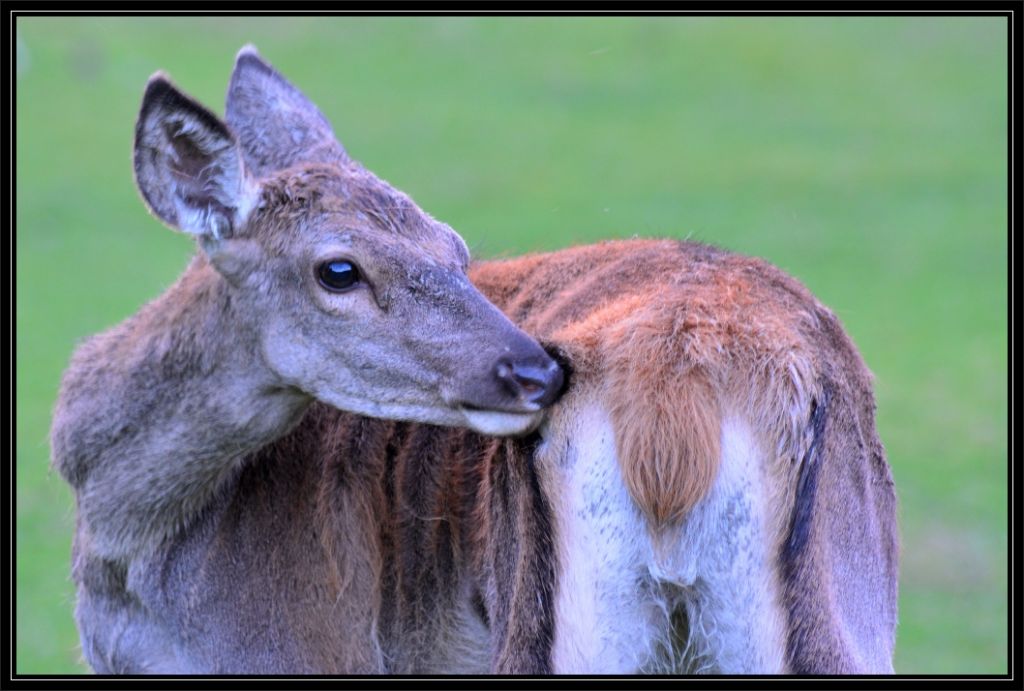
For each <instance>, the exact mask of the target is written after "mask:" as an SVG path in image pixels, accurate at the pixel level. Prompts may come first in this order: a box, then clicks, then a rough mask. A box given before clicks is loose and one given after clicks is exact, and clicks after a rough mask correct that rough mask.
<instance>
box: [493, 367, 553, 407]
mask: <svg viewBox="0 0 1024 691" xmlns="http://www.w3.org/2000/svg"><path fill="white" fill-rule="evenodd" d="M495 374H496V375H497V377H498V379H500V380H501V381H502V382H504V383H505V385H506V386H507V387H508V388H509V390H510V392H511V393H512V394H513V395H515V396H516V397H518V398H523V399H524V400H525V401H527V402H529V403H535V404H538V405H542V406H543V405H547V404H548V403H551V402H552V401H553V400H554V398H555V396H556V395H557V394H558V392H559V391H560V390H561V387H562V369H561V368H560V367H559V366H558V364H557V363H555V362H553V361H550V360H549V361H548V362H546V363H545V364H544V366H537V365H534V364H529V363H526V362H511V361H507V360H503V361H501V362H499V363H498V366H497V368H496V369H495Z"/></svg>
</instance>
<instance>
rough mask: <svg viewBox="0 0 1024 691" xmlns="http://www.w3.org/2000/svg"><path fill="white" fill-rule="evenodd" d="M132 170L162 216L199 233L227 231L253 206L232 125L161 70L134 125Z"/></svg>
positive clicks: (253, 192) (215, 235) (223, 234)
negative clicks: (201, 103) (177, 85)
mask: <svg viewBox="0 0 1024 691" xmlns="http://www.w3.org/2000/svg"><path fill="white" fill-rule="evenodd" d="M134 159H135V160H134V162H135V178H136V184H137V185H138V188H139V191H140V192H141V193H142V196H143V199H145V201H146V203H147V205H148V206H149V208H150V210H151V211H152V212H153V213H154V214H155V215H156V216H157V217H158V218H160V219H161V220H162V221H163V222H164V223H166V224H167V225H169V226H171V227H172V228H176V229H178V230H182V231H185V232H187V233H192V234H195V235H198V236H201V237H209V238H212V239H214V240H220V239H224V238H228V237H231V236H233V235H234V234H235V232H236V231H237V229H238V228H239V226H240V225H241V224H242V223H244V221H245V218H246V216H247V215H248V213H249V211H250V210H251V208H252V206H253V202H254V200H255V198H256V196H257V189H258V188H257V185H256V183H255V182H254V181H253V180H252V179H251V178H250V177H249V176H248V175H247V173H246V170H245V167H244V164H243V162H242V155H241V151H240V150H239V147H238V144H237V142H236V140H235V137H234V135H233V134H232V132H231V130H230V129H229V128H228V127H227V125H226V124H224V123H223V122H222V121H221V120H220V119H219V118H218V117H217V116H216V115H214V114H213V113H211V112H210V111H209V110H207V109H206V108H204V107H203V106H202V105H200V104H199V103H198V102H196V101H195V100H194V99H192V98H190V97H189V96H187V95H185V94H184V93H182V92H181V91H179V90H178V89H177V87H175V86H174V85H173V84H172V83H171V81H170V80H169V79H168V78H167V77H166V75H164V74H163V73H159V72H158V73H157V74H155V75H153V77H152V78H151V79H150V80H149V83H148V84H147V86H146V92H145V95H144V96H143V99H142V107H141V109H140V112H139V119H138V123H137V124H136V128H135V156H134Z"/></svg>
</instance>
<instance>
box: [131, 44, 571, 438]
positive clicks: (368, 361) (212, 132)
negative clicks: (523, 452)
mask: <svg viewBox="0 0 1024 691" xmlns="http://www.w3.org/2000/svg"><path fill="white" fill-rule="evenodd" d="M134 165H135V177H136V183H137V185H138V188H139V190H140V192H141V193H142V196H143V198H144V199H145V200H146V202H147V204H148V205H149V207H150V209H151V210H152V212H153V213H154V214H155V215H156V216H158V217H159V218H160V219H161V220H162V221H163V222H164V223H166V224H167V225H169V226H171V227H172V228H176V229H178V230H182V231H184V232H186V233H191V234H193V235H195V236H196V237H197V238H198V242H199V246H200V248H201V252H202V253H203V254H204V255H205V257H206V259H207V260H208V261H209V263H210V264H211V265H212V266H213V267H214V268H215V269H216V271H217V272H218V273H219V275H220V277H222V278H223V280H224V281H225V282H226V284H227V285H228V286H229V288H228V294H229V296H230V297H229V300H230V302H231V303H232V312H233V314H237V315H241V316H240V317H239V320H238V321H239V323H238V324H237V327H236V328H237V333H234V334H225V338H229V339H233V340H236V341H237V342H239V343H240V344H241V343H244V342H246V341H250V342H251V343H253V344H254V345H255V347H254V352H256V353H258V354H259V355H258V359H260V360H261V363H260V364H261V365H262V366H264V367H265V368H266V369H267V370H269V371H270V372H271V373H272V375H273V377H275V378H276V381H277V382H278V383H279V384H280V385H281V386H283V387H289V388H293V389H297V390H299V391H302V392H304V393H305V394H307V395H308V396H310V397H312V398H316V399H319V400H322V401H324V402H326V403H328V404H330V405H333V406H335V407H337V408H340V409H342V410H347V411H351V412H355V413H360V414H364V415H369V416H373V417H382V418H389V419H396V420H409V421H416V422H425V423H431V424H439V425H453V426H466V427H470V428H472V429H475V430H477V431H479V432H482V433H487V434H519V433H524V432H526V431H528V430H530V429H532V428H533V427H534V426H535V425H536V424H537V423H538V422H539V419H540V416H541V415H542V409H543V408H544V407H545V406H547V405H548V404H550V403H551V402H552V401H554V400H555V398H556V397H557V396H558V394H559V392H560V389H561V388H562V383H563V375H562V372H561V370H560V368H559V367H558V365H557V364H556V363H555V362H554V361H553V360H552V359H551V358H550V357H549V356H548V354H547V353H546V352H545V351H544V350H543V349H542V348H541V347H540V346H539V345H538V344H537V343H536V342H535V341H534V340H533V339H532V338H530V337H529V336H527V335H526V334H525V333H523V332H522V331H520V330H519V329H517V328H516V327H515V326H514V325H513V324H512V323H511V322H510V321H509V320H508V319H507V318H506V317H505V316H504V315H503V314H502V313H501V312H500V311H499V310H498V309H497V308H495V307H494V306H493V305H492V304H491V303H490V302H488V301H487V300H486V299H485V298H484V297H483V296H482V295H481V294H480V293H479V292H478V291H477V290H476V288H474V287H473V285H472V284H471V283H470V282H469V280H468V278H467V277H466V268H467V265H468V263H469V252H468V250H467V248H466V245H465V243H464V242H463V241H462V239H461V238H460V237H459V236H458V235H457V234H456V233H455V232H454V231H453V230H452V229H451V228H449V227H448V226H447V225H445V224H444V223H441V222H439V221H437V220H435V219H433V218H431V217H430V216H429V215H428V214H426V213H424V212H423V211H421V210H420V209H419V208H418V207H417V206H416V204H415V203H413V201H412V200H411V199H410V198H409V197H408V196H406V195H405V194H403V193H401V192H399V191H398V190H395V189H394V188H392V187H391V186H390V185H388V184H387V183H386V182H384V181H382V180H380V179H379V178H377V177H376V176H374V175H373V174H372V173H370V172H369V171H367V170H366V169H365V168H363V167H362V166H361V165H359V164H358V163H356V162H354V161H352V160H351V159H350V158H349V157H348V155H347V154H346V152H345V150H344V149H343V148H342V146H341V144H339V143H338V141H337V140H336V139H335V137H334V134H333V132H332V131H331V127H330V125H329V124H328V123H327V120H326V119H325V118H324V117H323V115H321V114H320V112H319V111H318V110H317V108H316V107H315V106H314V105H313V104H312V103H311V102H310V101H309V100H308V99H307V98H306V97H305V96H304V95H303V94H302V93H301V92H300V91H299V90H298V89H296V88H295V87H294V86H293V85H291V84H290V83H289V82H288V81H287V80H285V79H284V78H283V77H282V76H281V75H280V74H278V72H277V71H276V70H274V69H273V68H272V67H271V66H270V65H268V64H267V63H266V62H264V61H263V60H262V59H261V58H260V56H259V55H258V54H257V53H256V51H255V50H254V49H252V48H250V47H246V48H244V49H243V50H242V51H241V52H240V53H239V55H238V58H237V60H236V64H235V69H234V73H233V74H232V77H231V83H230V87H229V90H228V98H227V122H226V123H225V122H224V121H222V120H221V119H220V118H218V117H217V116H216V115H214V114H213V113H211V112H210V111H209V110H207V109H206V108H204V107H203V106H202V105H200V104H199V103H197V102H196V101H194V100H193V99H192V98H190V97H189V96H187V95H185V94H183V93H182V92H181V91H179V90H178V89H177V88H176V87H175V86H174V85H173V84H172V83H171V82H170V80H169V79H168V78H167V77H166V76H165V75H164V74H162V73H157V74H155V75H154V76H153V77H152V78H151V79H150V81H149V84H148V86H147V88H146V92H145V96H144V97H143V102H142V107H141V112H140V115H139V119H138V124H137V125H136V130H135V152H134Z"/></svg>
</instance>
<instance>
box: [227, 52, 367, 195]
mask: <svg viewBox="0 0 1024 691" xmlns="http://www.w3.org/2000/svg"><path fill="white" fill-rule="evenodd" d="M225 112H226V118H227V122H228V125H229V126H230V127H231V129H232V130H233V131H234V132H237V133H238V140H239V142H240V143H241V145H242V151H243V153H244V155H245V162H246V165H248V166H249V167H250V169H251V170H252V171H253V172H254V173H255V174H256V175H257V176H261V177H262V176H264V175H267V174H268V173H272V172H274V171H276V170H282V169H284V168H287V167H289V166H292V165H295V164H296V163H298V162H300V161H310V162H320V163H335V164H344V163H346V162H347V161H348V156H347V155H346V154H345V149H344V148H343V147H342V146H341V144H340V143H338V140H337V139H336V138H335V136H334V132H333V131H332V130H331V125H330V123H329V122H327V118H325V117H324V116H323V115H322V114H321V113H320V111H319V110H317V107H316V106H315V105H313V102H312V101H310V100H309V99H308V98H306V96H305V94H303V93H302V92H301V91H299V90H298V89H297V88H296V87H295V86H293V85H292V84H291V83H290V82H289V81H288V80H287V79H285V78H284V77H282V76H281V74H280V73H279V72H278V71H277V70H275V69H274V68H273V67H271V66H270V64H269V63H268V62H266V61H265V60H264V59H263V58H262V57H261V56H260V54H259V53H258V52H256V48H255V47H253V46H251V45H247V46H245V47H243V48H242V49H241V50H240V51H239V52H238V56H237V57H236V58H235V69H234V71H233V72H232V73H231V83H230V84H229V85H228V94H227V103H226V108H225Z"/></svg>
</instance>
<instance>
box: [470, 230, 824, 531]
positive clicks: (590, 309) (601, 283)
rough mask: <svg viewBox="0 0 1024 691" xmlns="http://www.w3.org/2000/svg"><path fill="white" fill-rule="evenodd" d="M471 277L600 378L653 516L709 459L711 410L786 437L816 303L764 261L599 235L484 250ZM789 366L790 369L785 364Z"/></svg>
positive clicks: (673, 503)
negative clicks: (520, 253) (581, 243)
mask: <svg viewBox="0 0 1024 691" xmlns="http://www.w3.org/2000/svg"><path fill="white" fill-rule="evenodd" d="M471 275H472V278H473V280H474V282H475V283H476V284H477V285H478V286H479V287H480V288H481V290H482V291H483V292H484V293H485V294H486V295H487V296H488V298H489V299H491V300H492V301H493V302H495V304H497V305H498V306H499V307H501V308H502V309H504V310H505V311H506V313H508V314H509V316H511V317H512V318H513V319H514V320H516V321H517V322H519V323H520V324H521V325H522V326H523V328H524V329H526V330H527V331H528V332H530V333H533V334H535V335H536V336H537V337H538V338H539V339H541V341H542V342H548V343H550V344H552V345H554V346H556V347H557V348H559V349H561V350H563V351H564V352H565V353H566V354H567V355H568V356H569V358H570V360H571V362H572V365H573V368H574V377H576V378H593V379H597V380H599V381H600V382H601V386H602V387H603V391H604V392H605V404H606V405H607V407H608V410H609V412H610V414H611V417H612V422H613V425H614V427H615V435H616V442H617V446H618V451H619V458H620V462H621V464H622V470H623V475H624V477H625V480H626V484H627V486H628V487H629V490H630V492H631V493H632V496H633V498H634V499H635V500H636V502H637V504H638V505H639V506H640V508H641V509H642V510H643V512H644V513H645V515H646V516H647V518H648V519H649V521H650V522H651V523H652V525H653V526H655V527H656V526H661V525H664V524H667V523H671V522H673V521H675V520H676V519H678V518H680V517H681V516H683V515H684V514H685V513H686V512H687V511H688V510H689V509H690V508H691V507H692V506H693V505H694V504H695V503H696V502H698V501H699V500H700V499H701V498H702V497H703V496H705V494H706V493H707V491H708V490H709V488H710V486H711V483H712V481H713V479H714V477H715V474H716V472H717V469H718V460H719V435H720V430H721V419H722V415H723V408H725V407H727V406H728V407H730V408H731V409H733V410H740V411H742V412H744V413H745V414H747V415H748V416H749V417H750V418H751V419H752V420H753V421H754V422H755V423H764V424H758V425H757V426H758V427H760V428H761V429H762V430H763V433H764V434H765V435H766V438H765V441H766V442H767V443H768V444H769V445H770V447H776V446H786V447H788V446H790V445H791V444H792V443H793V442H794V441H795V440H793V439H792V438H791V436H792V435H787V434H786V430H787V429H788V427H787V425H786V422H787V421H788V419H789V418H790V417H791V416H792V411H791V408H800V407H801V401H802V399H803V398H806V396H802V395H801V391H802V388H801V387H803V386H804V381H803V380H804V379H805V376H804V375H806V374H807V372H806V370H807V368H808V367H809V366H810V355H809V353H810V352H811V349H810V347H809V346H808V344H807V340H806V339H805V337H804V336H803V335H802V333H803V332H804V330H805V328H806V326H807V325H808V324H809V322H810V321H811V320H813V317H811V316H810V310H813V309H816V307H815V306H816V305H817V303H816V301H814V299H813V297H811V296H810V293H808V292H807V290H806V289H805V288H803V286H801V285H800V284H799V283H797V282H796V281H795V280H794V279H792V278H789V277H788V276H785V275H784V274H783V273H782V272H780V271H778V270H777V269H775V268H774V267H772V266H770V265H768V264H767V263H765V262H763V261H761V260H757V259H751V258H747V257H741V256H736V255H732V254H729V253H726V252H724V251H722V250H718V249H715V248H712V247H707V246H704V245H700V244H697V243H681V242H677V241H670V240H631V241H622V242H605V243H600V244H597V245H590V246H586V247H577V248H572V249H569V250H563V251H561V252H558V253H555V254H546V255H531V256H527V257H523V258H520V259H511V260H506V261H499V262H487V263H485V264H479V265H476V266H475V267H473V269H472V271H471ZM790 364H792V365H793V366H792V367H789V366H788V365H790Z"/></svg>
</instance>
